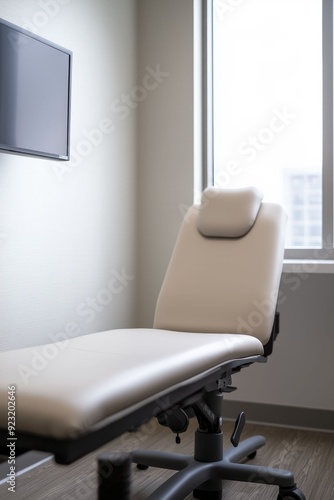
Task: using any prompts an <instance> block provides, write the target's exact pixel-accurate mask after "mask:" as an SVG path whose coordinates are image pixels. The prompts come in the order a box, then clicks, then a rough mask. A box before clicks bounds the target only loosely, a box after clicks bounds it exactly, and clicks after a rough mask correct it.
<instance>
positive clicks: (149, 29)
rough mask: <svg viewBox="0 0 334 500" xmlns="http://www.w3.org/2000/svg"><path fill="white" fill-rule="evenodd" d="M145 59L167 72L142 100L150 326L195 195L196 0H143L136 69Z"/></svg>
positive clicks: (143, 294) (144, 260)
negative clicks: (169, 263) (181, 225)
mask: <svg viewBox="0 0 334 500" xmlns="http://www.w3.org/2000/svg"><path fill="white" fill-rule="evenodd" d="M147 64H151V65H153V66H154V67H155V66H156V65H158V66H159V67H160V69H161V71H163V72H165V73H168V76H165V77H164V78H163V80H162V82H161V85H160V86H159V87H158V88H157V89H156V90H155V91H154V94H153V93H152V95H151V97H150V100H149V102H148V103H147V105H146V106H143V107H141V108H138V122H137V126H138V161H139V164H138V183H139V224H138V227H139V235H138V239H139V243H140V266H139V269H140V279H139V283H140V293H139V312H140V318H139V321H140V324H141V326H147V327H149V326H152V322H153V314H154V308H155V302H156V297H157V294H158V291H159V289H160V286H161V282H162V279H163V276H164V273H165V270H166V266H167V264H168V261H169V257H170V253H171V251H172V248H173V246H174V242H175V238H176V236H177V232H178V229H179V226H180V223H181V221H182V214H183V213H184V212H183V213H182V209H180V207H181V208H182V207H183V209H184V206H185V205H188V206H189V205H191V204H192V200H193V182H194V180H193V179H194V175H193V165H194V95H193V68H194V64H193V2H192V0H181V1H180V0H168V1H166V0H138V74H140V73H143V71H144V68H145V66H146V65H147ZM145 104H146V103H145Z"/></svg>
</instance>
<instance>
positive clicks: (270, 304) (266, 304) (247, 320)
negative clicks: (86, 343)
mask: <svg viewBox="0 0 334 500" xmlns="http://www.w3.org/2000/svg"><path fill="white" fill-rule="evenodd" d="M231 193H232V194H233V190H232V191H231ZM232 194H231V195H229V196H228V199H226V198H224V197H219V196H214V197H212V198H210V197H206V200H205V204H206V205H205V206H206V207H207V208H205V209H207V210H208V212H210V213H211V207H210V203H211V202H212V203H213V204H214V207H215V215H214V217H213V218H214V219H215V225H216V226H218V225H219V214H220V213H221V211H220V210H219V208H220V207H219V205H220V204H219V201H221V205H222V207H223V212H222V219H224V220H223V224H224V223H225V222H224V221H225V219H226V214H225V211H227V213H231V214H232V212H233V209H234V207H235V200H234V199H233V196H232ZM251 194H252V192H251ZM238 198H239V192H238V193H237V199H238ZM229 202H230V203H229ZM256 204H257V201H255V205H256ZM247 205H248V204H247V203H244V205H243V206H244V208H247ZM212 212H214V210H212ZM201 214H202V208H201V206H197V205H194V206H193V207H191V208H190V210H189V212H188V213H187V215H186V218H185V220H184V223H183V224H182V227H181V231H180V233H179V236H178V240H177V242H176V244H175V247H174V252H173V254H172V258H171V261H170V264H169V267H168V269H167V273H166V276H165V280H164V282H163V285H162V288H161V291H160V295H159V298H158V302H157V307H156V313H155V320H154V327H155V328H163V329H166V330H175V329H177V330H183V331H192V332H204V331H205V332H216V333H245V334H249V335H254V336H256V337H257V338H258V339H260V340H261V342H262V343H263V344H266V343H267V342H268V340H269V337H270V334H271V328H272V324H273V319H274V314H275V308H276V302H277V295H278V288H279V283H280V276H281V272H282V263H283V253H284V239H285V226H286V219H287V216H286V213H285V211H284V210H283V208H282V207H281V206H280V205H278V204H274V203H262V204H261V206H260V207H259V209H258V211H257V217H256V219H255V222H253V223H252V225H251V230H248V231H247V232H246V234H245V235H244V236H242V237H239V238H236V237H233V238H226V237H207V236H203V234H201V233H200V232H199V230H198V228H197V220H198V218H199V217H200V216H201ZM241 219H242V220H243V221H244V220H245V216H244V215H243V214H242V213H241Z"/></svg>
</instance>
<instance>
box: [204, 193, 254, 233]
mask: <svg viewBox="0 0 334 500" xmlns="http://www.w3.org/2000/svg"><path fill="white" fill-rule="evenodd" d="M262 198H263V194H262V193H261V192H260V191H259V190H258V189H256V188H255V187H246V188H238V189H220V188H214V187H208V188H206V189H205V190H204V191H203V194H202V201H201V205H200V206H199V212H198V216H197V229H198V231H199V232H200V233H201V234H203V235H204V236H210V237H216V238H238V237H241V236H244V235H245V234H246V233H248V231H249V230H250V229H251V227H252V226H253V224H254V222H255V219H256V217H257V214H258V211H259V209H260V206H261V202H262Z"/></svg>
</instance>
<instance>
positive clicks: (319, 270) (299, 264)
mask: <svg viewBox="0 0 334 500" xmlns="http://www.w3.org/2000/svg"><path fill="white" fill-rule="evenodd" d="M283 273H293V274H300V273H306V274H334V260H311V259H284V262H283Z"/></svg>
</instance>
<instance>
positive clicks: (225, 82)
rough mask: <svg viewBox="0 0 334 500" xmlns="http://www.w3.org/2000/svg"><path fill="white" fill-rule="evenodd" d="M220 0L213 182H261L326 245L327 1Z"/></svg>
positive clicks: (301, 232) (305, 243) (301, 237)
mask: <svg viewBox="0 0 334 500" xmlns="http://www.w3.org/2000/svg"><path fill="white" fill-rule="evenodd" d="M226 5H227V4H226V2H222V1H221V0H214V9H213V10H214V27H213V29H214V46H213V50H214V63H213V64H214V107H213V109H214V181H215V185H217V186H221V187H240V186H246V185H255V186H257V187H258V188H259V189H260V190H261V191H262V192H263V193H264V199H265V200H271V201H277V202H279V203H282V204H283V205H284V206H285V208H286V210H287V212H288V216H289V222H288V233H287V247H317V246H321V244H322V222H321V221H322V1H321V0H247V1H246V0H244V1H242V0H240V1H239V2H234V3H233V7H232V6H230V8H228V9H227V8H226Z"/></svg>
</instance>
